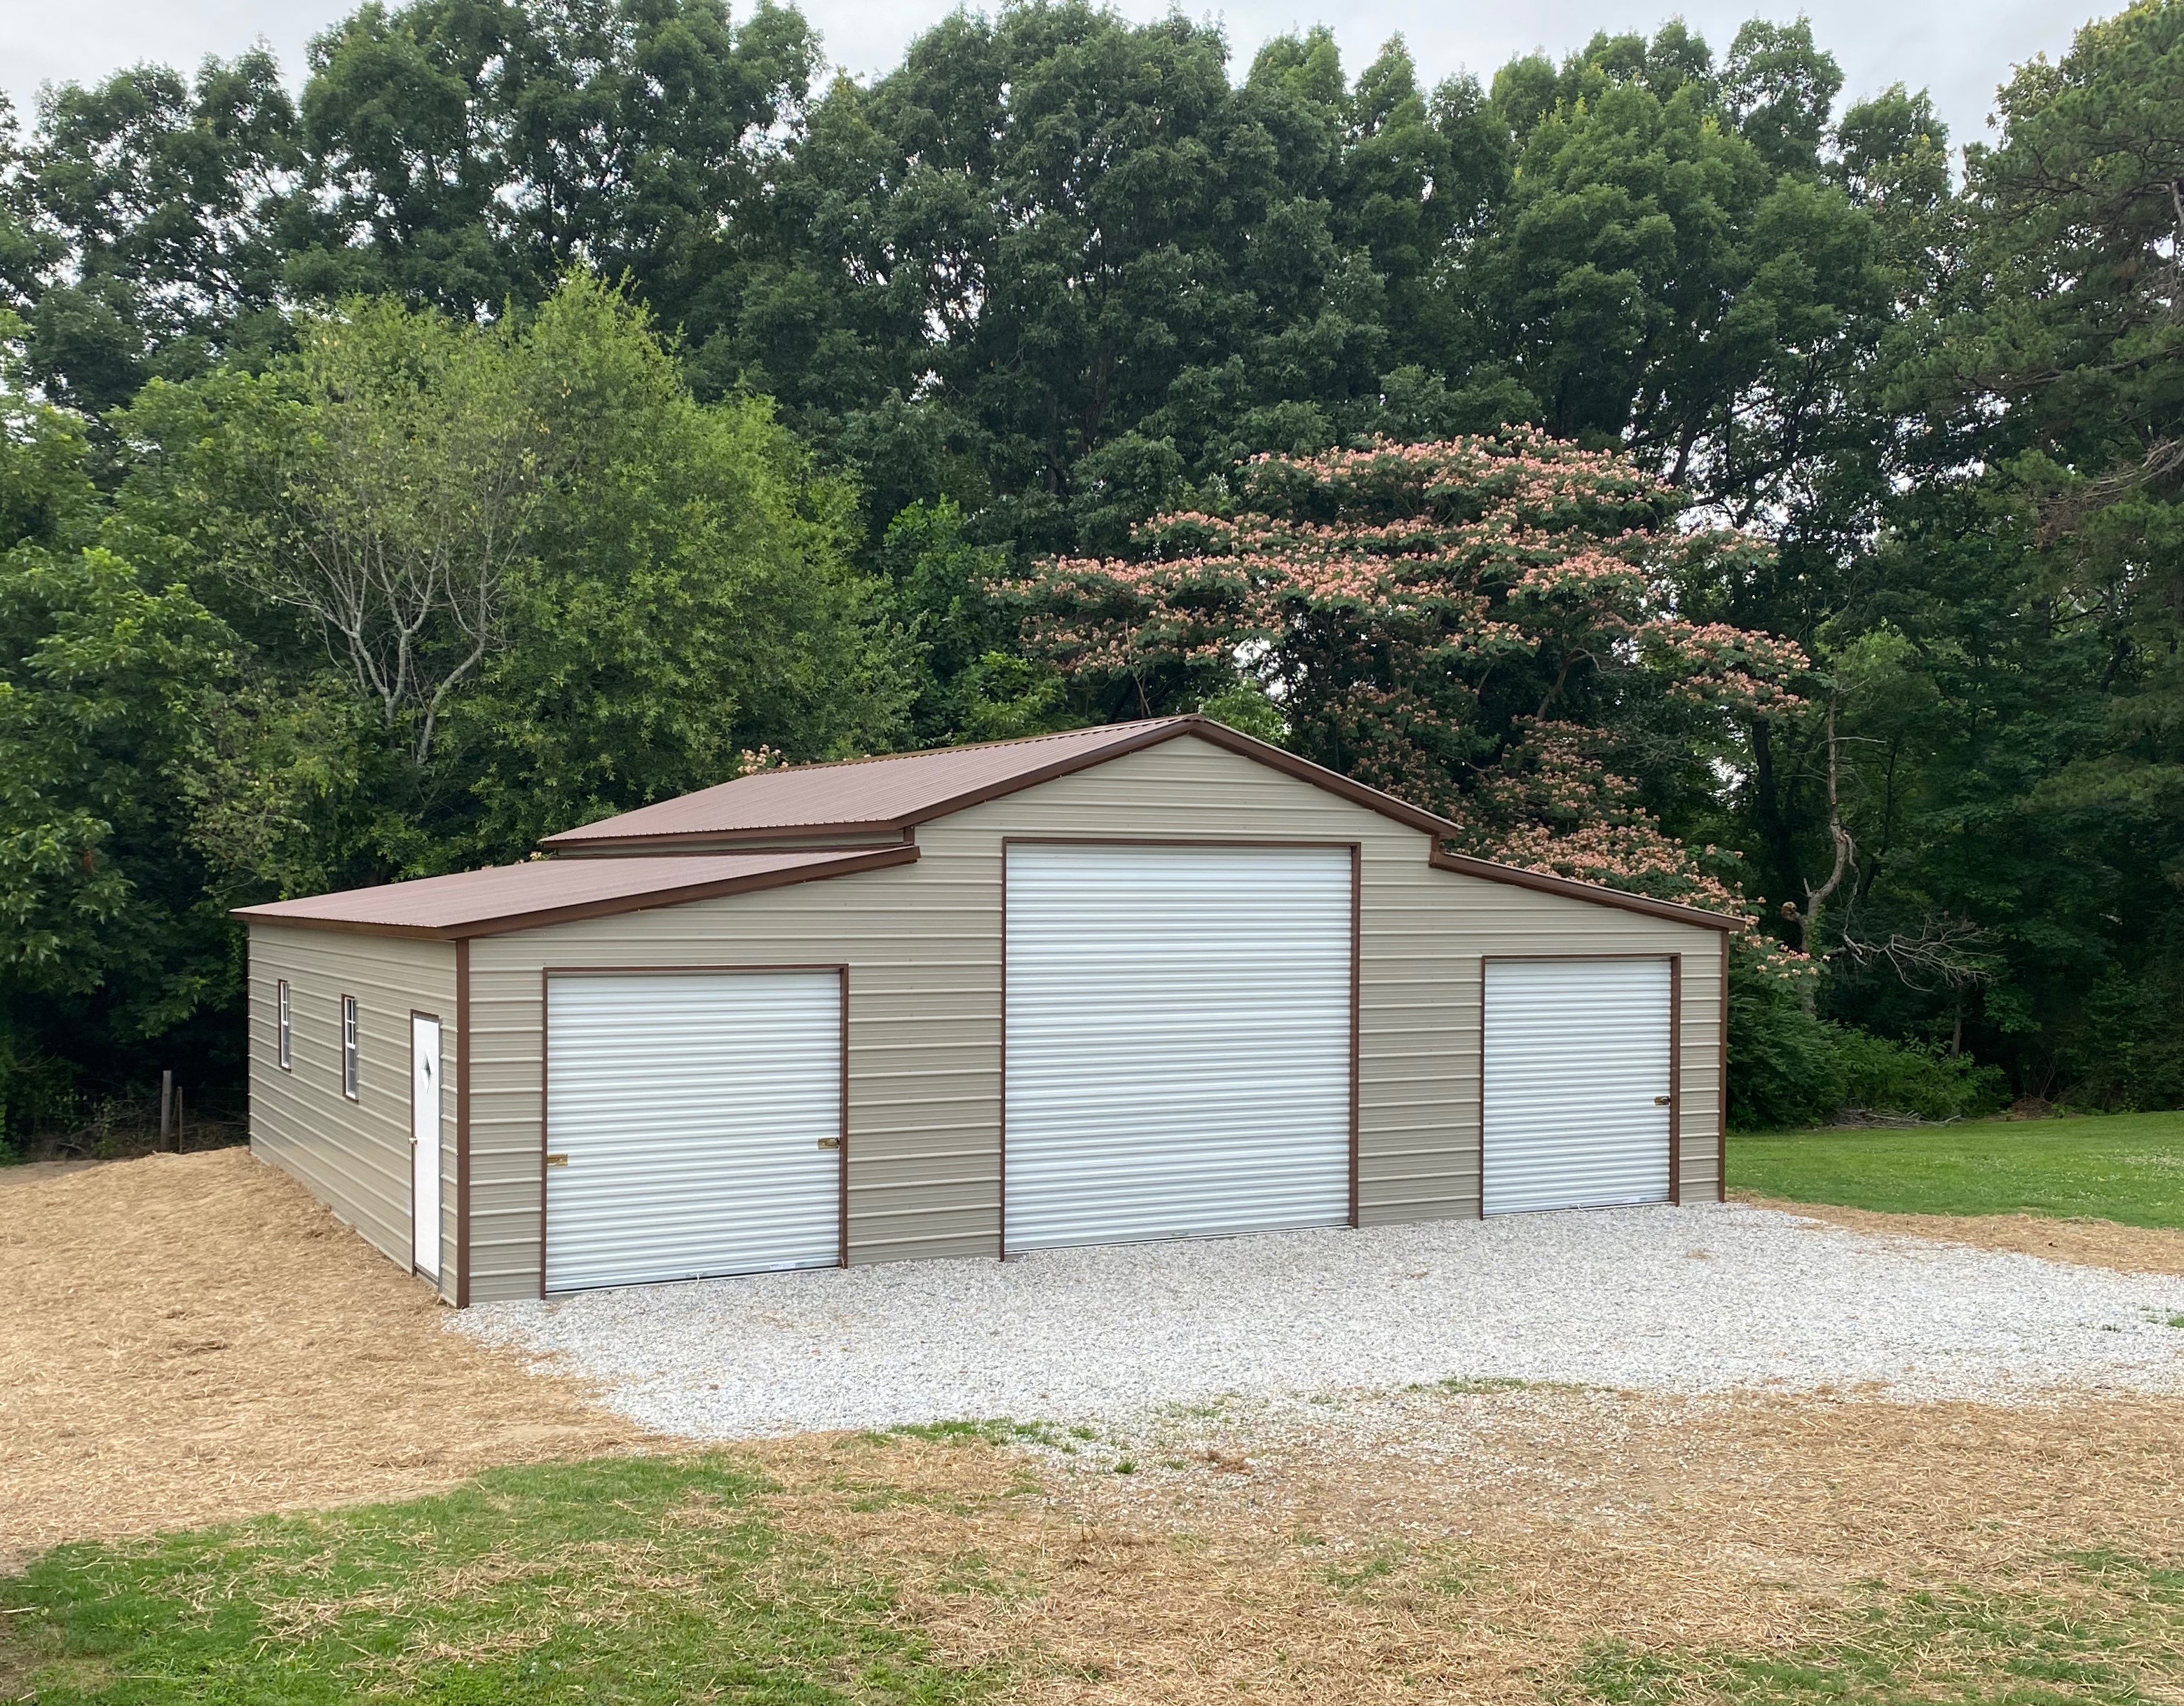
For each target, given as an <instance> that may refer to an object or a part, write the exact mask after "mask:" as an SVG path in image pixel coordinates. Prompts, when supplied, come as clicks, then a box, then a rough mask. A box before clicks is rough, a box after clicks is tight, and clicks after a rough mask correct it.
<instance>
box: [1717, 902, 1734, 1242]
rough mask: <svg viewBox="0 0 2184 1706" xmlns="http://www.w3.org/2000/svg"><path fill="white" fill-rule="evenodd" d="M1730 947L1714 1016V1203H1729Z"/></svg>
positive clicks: (1724, 948) (1724, 943) (1725, 944)
mask: <svg viewBox="0 0 2184 1706" xmlns="http://www.w3.org/2000/svg"><path fill="white" fill-rule="evenodd" d="M1729 944H1730V939H1729V938H1728V937H1727V936H1724V937H1723V938H1722V939H1721V1010H1720V1011H1719V1012H1718V1013H1716V1014H1715V1016H1714V1042H1715V1047H1716V1049H1717V1050H1718V1051H1719V1053H1718V1057H1717V1062H1716V1065H1715V1069H1714V1071H1715V1075H1714V1081H1713V1098H1714V1101H1713V1107H1714V1134H1713V1144H1714V1153H1713V1200H1714V1201H1716V1202H1726V1201H1729Z"/></svg>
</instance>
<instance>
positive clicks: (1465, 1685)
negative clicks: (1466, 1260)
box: [758, 1388, 2184, 1706]
mask: <svg viewBox="0 0 2184 1706" xmlns="http://www.w3.org/2000/svg"><path fill="white" fill-rule="evenodd" d="M1303 1408H1305V1410H1306V1411H1307V1413H1297V1412H1295V1411H1291V1412H1289V1413H1284V1414H1279V1415H1277V1414H1274V1413H1270V1412H1267V1411H1263V1410H1258V1409H1252V1408H1244V1407H1237V1408H1234V1409H1232V1410H1230V1411H1229V1412H1227V1413H1223V1414H1221V1415H1217V1416H1213V1417H1200V1418H1195V1419H1182V1420H1179V1421H1178V1423H1177V1424H1174V1425H1173V1426H1171V1427H1169V1428H1167V1429H1165V1430H1155V1431H1154V1432H1153V1433H1151V1434H1147V1435H1144V1436H1139V1437H1136V1438H1134V1439H1131V1440H1128V1441H1123V1442H1121V1443H1120V1444H1119V1445H1116V1444H1110V1445H1108V1446H1107V1447H1106V1448H1104V1449H1100V1450H1097V1451H1093V1452H1081V1453H1080V1454H1079V1456H1080V1458H1096V1459H1097V1462H1098V1463H1099V1464H1100V1465H1101V1466H1100V1467H1086V1468H1076V1467H1072V1466H1070V1460H1068V1459H1067V1458H1057V1457H1056V1456H1055V1455H1053V1454H1051V1453H1039V1454H1036V1455H1031V1456H1026V1455H1023V1454H1020V1453H1017V1452H1011V1451H1008V1450H1006V1449H996V1448H995V1447H992V1446H990V1445H987V1444H983V1443H978V1442H958V1443H947V1442H933V1441H925V1440H905V1439H899V1438H890V1439H881V1440H874V1439H872V1438H870V1437H850V1438H843V1439H838V1440H836V1441H816V1440H802V1441H783V1442H778V1443H776V1444H772V1445H768V1446H766V1447H761V1448H760V1450H759V1452H758V1455H759V1457H760V1460H761V1461H762V1462H763V1463H765V1464H766V1468H767V1469H768V1471H769V1473H770V1474H771V1475H772V1476H773V1477H774V1478H775V1479H776V1480H777V1482H778V1483H779V1484H780V1485H781V1486H783V1488H784V1491H783V1492H782V1493H780V1494H778V1495H777V1496H776V1497H775V1498H774V1500H773V1501H772V1503H773V1508H774V1510H775V1514H776V1517H777V1520H779V1521H780V1522H781V1523H782V1525H783V1527H784V1529H785V1530H787V1531H788V1532H789V1533H791V1534H796V1535H803V1536H811V1537H815V1538H818V1539H821V1540H823V1541H824V1542H827V1543H828V1544H830V1545H833V1546H837V1547H842V1548H844V1550H845V1551H846V1552H847V1553H849V1554H850V1555H852V1556H855V1557H857V1558H861V1559H862V1560H864V1561H865V1562H866V1564H869V1565H872V1566H874V1567H880V1568H884V1569H886V1570H887V1572H888V1573H889V1575H894V1577H896V1578H897V1579H898V1580H899V1581H900V1582H901V1584H902V1588H901V1598H900V1608H901V1611H900V1614H901V1615H903V1616H904V1617H905V1618H907V1619H910V1620H914V1621H915V1623H916V1625H917V1627H918V1628H919V1629H921V1630H922V1631H923V1632H924V1634H925V1635H926V1636H927V1637H928V1638H929V1639H931V1640H933V1642H935V1643H936V1645H937V1650H938V1651H939V1653H942V1654H944V1655H945V1656H946V1657H948V1658H949V1659H951V1660H952V1661H953V1662H955V1663H957V1664H964V1665H968V1666H987V1665H993V1664H1007V1665H1009V1666H1011V1667H1014V1668H1016V1669H1017V1674H1018V1676H1019V1679H1020V1680H1019V1681H1018V1683H1017V1686H1016V1688H1015V1689H1014V1690H1013V1691H1012V1698H1017V1699H1020V1700H1022V1701H1023V1702H1026V1703H1028V1706H1092V1703H1103V1706H1105V1703H1123V1702H1140V1701H1143V1702H1152V1701H1161V1702H1179V1703H1190V1702H1197V1701H1205V1702H1212V1701H1215V1700H1222V1701H1233V1700H1234V1699H1236V1698H1239V1697H1240V1696H1243V1697H1245V1698H1252V1699H1256V1700H1262V1701H1291V1700H1294V1701H1298V1702H1303V1701H1307V1700H1309V1701H1312V1702H1313V1703H1315V1706H1327V1703H1350V1702H1358V1703H1365V1702H1378V1701H1393V1700H1422V1699H1435V1698H1451V1697H1460V1698H1464V1699H1466V1700H1484V1701H1501V1700H1509V1701H1525V1702H1530V1701H1535V1700H1537V1699H1539V1698H1541V1695H1542V1693H1543V1692H1545V1693H1546V1694H1548V1695H1549V1696H1551V1697H1553V1696H1557V1695H1566V1694H1568V1692H1570V1690H1571V1689H1572V1688H1573V1687H1575V1686H1578V1683H1579V1682H1582V1681H1585V1676H1586V1675H1587V1674H1588V1673H1587V1672H1586V1670H1585V1667H1586V1666H1588V1665H1590V1666H1592V1667H1594V1668H1595V1669H1596V1670H1600V1671H1601V1674H1600V1675H1596V1676H1593V1677H1592V1678H1591V1682H1592V1685H1593V1686H1591V1692H1596V1693H1601V1694H1603V1695H1605V1696H1607V1698H1664V1699H1665V1698H1677V1697H1678V1696H1680V1694H1681V1693H1683V1692H1686V1690H1689V1691H1693V1692H1697V1693H1699V1694H1710V1693H1718V1692H1721V1691H1722V1690H1723V1689H1724V1688H1730V1692H1736V1690H1735V1689H1734V1688H1733V1687H1732V1686H1731V1684H1732V1682H1733V1681H1734V1678H1733V1677H1731V1678H1730V1680H1729V1681H1724V1676H1725V1675H1727V1674H1728V1673H1729V1672H1736V1673H1738V1674H1739V1675H1741V1674H1743V1673H1745V1672H1748V1671H1750V1670H1752V1667H1754V1666H1758V1667H1763V1668H1765V1667H1779V1666H1782V1665H1789V1666H1791V1669H1792V1670H1797V1668H1798V1667H1801V1666H1802V1668H1803V1670H1805V1671H1813V1672H1814V1674H1818V1673H1819V1671H1825V1670H1828V1668H1829V1667H1830V1666H1834V1667H1836V1669H1837V1670H1841V1669H1844V1668H1846V1667H1847V1668H1850V1669H1855V1668H1856V1667H1857V1666H1858V1665H1859V1664H1867V1665H1869V1666H1873V1665H1877V1666H1879V1667H1880V1669H1882V1670H1886V1671H1887V1672H1888V1674H1889V1675H1891V1676H1894V1677H1897V1679H1898V1680H1900V1681H1903V1683H1904V1685H1905V1686H1910V1683H1911V1682H1912V1681H1913V1680H1914V1679H1915V1677H1916V1676H1917V1675H1921V1674H1925V1675H1929V1676H1930V1677H1938V1678H1941V1679H1942V1680H1943V1681H1947V1682H1948V1684H1949V1686H1951V1687H1957V1686H1963V1685H1966V1684H1969V1683H1971V1682H1975V1681H2003V1680H2005V1679H2006V1677H2007V1676H2009V1675H2019V1674H2020V1672H2021V1670H2022V1666H2023V1664H2024V1663H2025V1653H2027V1652H2028V1651H2031V1650H2033V1649H2035V1648H2038V1647H2041V1645H2042V1642H2052V1638H2053V1637H2052V1636H2051V1635H2049V1634H2043V1633H2042V1632H2041V1631H2042V1630H2043V1629H2046V1628H2047V1627H2048V1625H2053V1624H2056V1623H2057V1620H2060V1625H2059V1626H2063V1627H2065V1628H2068V1629H2072V1630H2075V1631H2080V1632H2081V1634H2082V1635H2083V1636H2084V1638H2085V1639H2086V1640H2087V1641H2088V1642H2092V1643H2094V1645H2095V1646H2097V1647H2099V1648H2100V1651H2101V1653H2103V1655H2106V1656H2103V1658H2102V1659H2101V1660H2100V1662H2101V1663H2102V1664H2111V1663H2113V1664H2117V1665H2120V1666H2121V1667H2122V1670H2121V1672H2120V1673H2119V1674H2120V1675H2125V1680H2126V1681H2127V1682H2129V1684H2130V1686H2132V1687H2135V1686H2138V1683H2137V1681H2131V1678H2133V1677H2137V1678H2138V1679H2139V1680H2140V1681H2144V1682H2146V1683H2149V1684H2152V1685H2154V1692H2155V1695H2156V1696H2157V1698H2159V1697H2161V1696H2163V1695H2164V1694H2165V1693H2173V1678H2174V1676H2175V1675H2178V1674H2184V1614H2178V1615H2177V1616H2176V1617H2175V1618H2171V1617H2170V1614H2169V1613H2168V1612H2166V1611H2163V1610H2161V1609H2160V1608H2159V1607H2160V1605H2167V1604H2170V1603H2172V1602H2173V1600H2174V1597H2175V1596H2174V1595H2171V1596H2170V1599H2169V1600H2161V1599H2160V1594H2161V1593H2167V1592H2169V1590H2168V1589H2166V1588H2162V1589H2160V1590H2159V1592H2158V1593H2156V1595H2155V1599H2156V1600H2157V1601H2159V1604H2158V1605H2157V1606H2156V1609H2155V1612H2154V1613H2151V1614H2143V1615H2142V1611H2143V1607H2140V1606H2137V1601H2136V1600H2134V1598H2133V1596H2134V1595H2137V1596H2138V1598H2139V1599H2144V1598H2145V1596H2146V1592H2148V1590H2147V1589H2146V1586H2145V1584H2146V1581H2148V1579H2149V1578H2148V1577H2147V1575H2146V1571H2147V1569H2149V1568H2151V1569H2155V1570H2156V1571H2159V1569H2176V1568H2177V1567H2179V1566H2180V1565H2184V1488H2180V1485H2179V1481H2178V1479H2177V1477H2176V1475H2175V1474H2174V1467H2173V1466H2174V1463H2175V1462H2176V1457H2177V1453H2178V1452H2179V1449H2180V1447H2184V1404H2179V1403H2176V1402H2168V1401H2156V1400H2132V1401H2128V1402H2114V1403H2076V1404H2070V1405H2067V1406H2059V1407H2057V1408H2051V1409H1999V1408H1992V1407H1985V1406H1977V1405H1969V1404H1958V1405H1922V1406H1903V1405H1892V1404H1883V1403H1878V1402H1829V1401H1825V1400H1823V1401H1819V1402H1814V1401H1811V1400H1797V1401H1792V1400H1782V1401H1768V1400H1737V1401H1730V1402H1724V1401H1699V1400H1691V1401H1683V1402H1678V1401H1671V1400H1659V1399H1652V1398H1641V1397H1631V1396H1629V1395H1619V1394H1614V1393H1603V1392H1591V1391H1541V1390H1539V1389H1530V1388H1527V1389H1513V1390H1505V1391H1485V1392H1463V1391H1429V1392H1416V1393H1407V1394H1401V1395H1398V1396H1396V1397H1391V1398H1389V1399H1386V1400H1383V1401H1378V1402H1353V1403H1345V1404H1340V1405H1331V1406H1327V1407H1324V1408H1323V1409H1322V1411H1321V1413H1318V1415H1316V1416H1315V1415H1312V1414H1311V1413H1308V1411H1309V1408H1310V1407H1303ZM1118 1461H1126V1462H1129V1463H1133V1464H1134V1466H1135V1469H1136V1472H1135V1473H1133V1474H1129V1475H1122V1474H1117V1473H1115V1472H1114V1467H1113V1466H1114V1465H1115V1464H1116V1463H1117V1462H1118ZM2110 1556H2113V1557H2115V1558H2121V1559H2123V1560H2125V1561H2126V1562H2125V1563H2124V1564H2118V1565H2116V1566H2115V1568H2114V1569H2109V1570H2106V1571H2105V1572H2104V1570H2103V1569H2100V1568H2095V1567H2093V1565H2092V1564H2089V1563H2088V1560H2089V1559H2094V1560H2098V1559H2099V1558H2103V1557H2110ZM2119 1572H2120V1573H2119ZM1964 1608H1970V1609H1964ZM1960 1612H1961V1614H1959V1613H1960ZM1968 1628H1969V1629H1971V1630H1973V1631H1975V1634H1976V1636H1977V1638H1976V1639H1973V1638H1972V1637H1970V1636H1967V1634H1966V1632H1965V1631H1966V1630H1967V1629H1968ZM2111 1635H2114V1636H2115V1639H2114V1642H2113V1643H2110V1642H2109V1636H2111ZM1875 1642H1880V1648H1881V1649H1882V1650H1884V1656H1882V1657H1880V1658H1875V1657H1873V1643H1875ZM1982 1643H1984V1644H1982ZM2109 1644H2113V1645H2114V1647H2116V1649H2117V1652H2116V1654H2114V1655H2109V1654H2108V1647H2109ZM2134 1655H2135V1656H2134ZM2072 1662H2073V1663H2075V1662H2077V1661H2075V1660H2074V1661H2072ZM1922 1667H1923V1670H1922ZM2013 1667H2015V1668H2014V1669H2013ZM2134 1667H2136V1669H2134ZM1716 1673H1720V1674H1716ZM2126 1673H2128V1674H2127V1675H2126ZM1801 1674H1802V1673H1801ZM2164 1676H2168V1677H2170V1679H2171V1681H2170V1683H2169V1684H2167V1685H2163V1684H2162V1683H2161V1681H2160V1679H2161V1678H2162V1677H2164ZM1574 1678H1575V1679H1577V1681H1573V1679H1574ZM1634 1679H1635V1680H1634ZM1814 1686H1815V1687H1817V1688H1818V1689H1819V1692H1820V1693H1822V1694H1826V1693H1828V1692H1829V1689H1830V1688H1835V1689H1836V1690H1837V1692H1841V1687H1842V1686H1844V1685H1842V1684H1841V1681H1840V1679H1837V1681H1835V1682H1831V1683H1830V1684H1829V1685H1828V1686H1825V1687H1822V1686H1819V1685H1818V1684H1815V1685H1814ZM1892 1686H1893V1685H1892ZM1746 1692H1749V1690H1747V1691H1746ZM1759 1692H1760V1694H1761V1695H1762V1696H1763V1697H1764V1698H1789V1697H1790V1696H1793V1695H1797V1693H1798V1692H1799V1690H1798V1689H1797V1688H1785V1687H1776V1686H1772V1685H1769V1686H1766V1687H1762V1688H1760V1690H1759ZM1849 1692H1852V1693H1853V1694H1855V1693H1857V1692H1858V1690H1856V1689H1851V1690H1850V1691H1849ZM1883 1692H1887V1691H1886V1690H1884V1691H1883ZM2096 1692H2099V1691H2096ZM2128 1692H2129V1689H2128V1688H2126V1694H2127V1693H2128ZM1876 1698H1877V1697H1876ZM1891 1698H1892V1697H1891ZM2117 1698H2125V1697H2124V1696H2123V1695H2119V1696H2118V1697H2117Z"/></svg>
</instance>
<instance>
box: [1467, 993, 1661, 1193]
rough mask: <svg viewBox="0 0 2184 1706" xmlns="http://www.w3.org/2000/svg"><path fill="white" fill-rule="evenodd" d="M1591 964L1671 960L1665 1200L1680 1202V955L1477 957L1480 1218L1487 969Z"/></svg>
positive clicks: (1483, 1188)
mask: <svg viewBox="0 0 2184 1706" xmlns="http://www.w3.org/2000/svg"><path fill="white" fill-rule="evenodd" d="M1591 960H1666V961H1667V962H1669V1201H1670V1202H1671V1203H1677V1202H1681V1201H1683V1142H1682V1135H1683V1077H1684V1073H1683V1031H1684V1012H1683V984H1684V969H1683V968H1684V956H1683V955H1682V954H1680V953H1678V952H1675V951H1670V952H1668V953H1638V952H1616V953H1604V954H1481V955H1480V956H1479V1218H1480V1219H1482V1220H1484V1219H1485V1218H1486V968H1487V967H1489V966H1490V965H1495V964H1497V963H1523V964H1531V965H1558V964H1562V963H1563V962H1580V961H1591Z"/></svg>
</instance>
